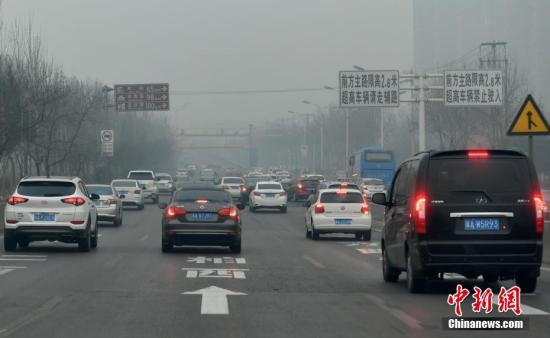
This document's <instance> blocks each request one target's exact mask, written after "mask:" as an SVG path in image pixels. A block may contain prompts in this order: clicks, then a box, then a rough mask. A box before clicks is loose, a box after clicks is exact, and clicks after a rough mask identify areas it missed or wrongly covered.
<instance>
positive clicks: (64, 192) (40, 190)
mask: <svg viewBox="0 0 550 338" xmlns="http://www.w3.org/2000/svg"><path fill="white" fill-rule="evenodd" d="M75 191H76V186H75V185H74V183H72V182H63V181H23V182H21V183H19V186H18V187H17V193H18V194H20V195H23V196H33V197H58V196H70V195H73V194H74V193H75Z"/></svg>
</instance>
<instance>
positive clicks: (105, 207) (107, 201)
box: [86, 184, 122, 226]
mask: <svg viewBox="0 0 550 338" xmlns="http://www.w3.org/2000/svg"><path fill="white" fill-rule="evenodd" d="M86 187H87V188H88V191H89V192H90V193H92V194H97V195H99V199H98V200H95V201H94V203H95V205H96V209H97V219H98V220H99V221H107V222H112V223H113V224H114V225H116V226H119V225H121V224H122V200H121V199H120V198H119V196H118V194H117V192H116V191H115V189H113V187H111V186H110V185H107V184H89V185H87V186H86Z"/></svg>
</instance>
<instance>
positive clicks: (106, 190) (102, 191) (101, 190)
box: [86, 185, 113, 195]
mask: <svg viewBox="0 0 550 338" xmlns="http://www.w3.org/2000/svg"><path fill="white" fill-rule="evenodd" d="M86 188H87V189H88V192H90V193H92V194H98V195H113V188H111V187H109V186H99V185H87V186H86Z"/></svg>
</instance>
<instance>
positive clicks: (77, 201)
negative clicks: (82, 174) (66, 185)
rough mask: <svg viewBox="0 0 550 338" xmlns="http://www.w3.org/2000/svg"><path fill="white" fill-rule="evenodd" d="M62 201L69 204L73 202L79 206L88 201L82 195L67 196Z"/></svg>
mask: <svg viewBox="0 0 550 338" xmlns="http://www.w3.org/2000/svg"><path fill="white" fill-rule="evenodd" d="M61 202H63V203H67V204H72V205H74V206H77V207H78V206H80V205H82V204H84V203H86V201H85V200H84V199H83V198H82V197H67V198H64V199H62V200H61Z"/></svg>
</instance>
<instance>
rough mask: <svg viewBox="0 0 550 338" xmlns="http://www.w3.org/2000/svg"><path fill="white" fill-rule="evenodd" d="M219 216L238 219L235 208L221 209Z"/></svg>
mask: <svg viewBox="0 0 550 338" xmlns="http://www.w3.org/2000/svg"><path fill="white" fill-rule="evenodd" d="M218 215H220V216H223V217H229V218H237V215H238V212H237V209H235V208H221V209H220V211H218Z"/></svg>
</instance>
